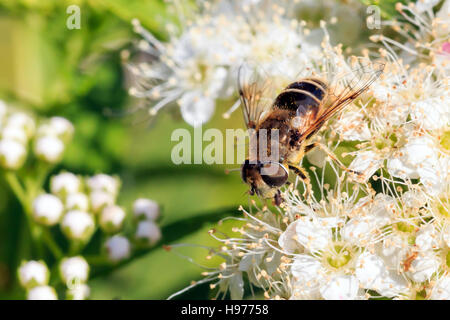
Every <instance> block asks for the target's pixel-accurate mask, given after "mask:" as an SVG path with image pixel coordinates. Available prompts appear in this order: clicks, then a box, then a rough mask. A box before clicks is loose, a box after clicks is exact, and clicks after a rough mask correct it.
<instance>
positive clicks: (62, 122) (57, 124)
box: [50, 117, 74, 141]
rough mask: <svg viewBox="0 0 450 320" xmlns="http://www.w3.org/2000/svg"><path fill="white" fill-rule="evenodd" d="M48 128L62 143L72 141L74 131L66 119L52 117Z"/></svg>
mask: <svg viewBox="0 0 450 320" xmlns="http://www.w3.org/2000/svg"><path fill="white" fill-rule="evenodd" d="M50 126H51V128H52V129H53V130H54V132H55V133H56V135H57V136H58V137H59V138H61V139H63V140H64V141H68V140H70V139H72V136H73V131H74V128H73V124H72V123H71V122H70V121H69V120H67V119H66V118H63V117H52V118H50Z"/></svg>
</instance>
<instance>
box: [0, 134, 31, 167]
mask: <svg viewBox="0 0 450 320" xmlns="http://www.w3.org/2000/svg"><path fill="white" fill-rule="evenodd" d="M26 156H27V150H26V148H25V147H24V145H23V144H21V143H19V142H17V141H14V140H9V139H8V140H6V139H2V140H0V165H1V166H2V167H3V168H5V169H11V170H17V169H19V168H20V167H22V165H23V163H24V162H25V159H26Z"/></svg>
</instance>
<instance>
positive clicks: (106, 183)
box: [87, 173, 120, 196]
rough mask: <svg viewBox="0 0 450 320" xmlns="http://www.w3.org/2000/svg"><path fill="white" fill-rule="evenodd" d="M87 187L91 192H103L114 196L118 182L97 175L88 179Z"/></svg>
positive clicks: (102, 175) (105, 176)
mask: <svg viewBox="0 0 450 320" xmlns="http://www.w3.org/2000/svg"><path fill="white" fill-rule="evenodd" d="M87 185H88V187H89V189H90V190H92V191H105V192H108V193H110V194H112V195H114V196H116V195H117V193H118V192H119V187H120V181H119V180H118V179H117V178H114V177H111V176H109V175H107V174H103V173H101V174H97V175H95V176H93V177H91V178H89V179H88V181H87Z"/></svg>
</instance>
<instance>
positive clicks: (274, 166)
mask: <svg viewBox="0 0 450 320" xmlns="http://www.w3.org/2000/svg"><path fill="white" fill-rule="evenodd" d="M288 177H289V174H288V171H287V169H286V168H285V167H284V166H283V165H281V164H279V163H274V162H270V163H267V164H264V165H263V166H262V168H261V178H262V179H263V181H264V182H265V183H266V184H267V185H268V186H270V187H281V186H282V185H284V184H285V183H286V181H287V179H288Z"/></svg>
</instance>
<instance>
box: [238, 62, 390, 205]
mask: <svg viewBox="0 0 450 320" xmlns="http://www.w3.org/2000/svg"><path fill="white" fill-rule="evenodd" d="M351 65H352V67H351V70H348V72H347V71H346V72H345V73H342V72H341V73H337V72H328V75H327V76H325V77H315V76H314V77H306V78H302V79H299V80H298V81H295V82H293V83H291V84H290V85H288V86H287V87H286V88H285V89H284V90H283V91H281V93H279V94H278V95H277V96H276V97H275V99H274V98H273V97H274V95H273V92H275V88H274V82H272V81H271V80H270V79H269V78H268V77H264V76H263V72H261V70H258V68H248V67H247V66H245V65H244V66H241V68H240V69H239V74H238V85H239V94H240V97H241V105H242V110H243V113H244V120H245V123H246V125H247V128H248V129H249V131H250V148H249V156H248V157H247V159H246V160H245V162H244V164H243V165H242V167H241V176H242V179H243V180H244V182H245V183H247V184H248V185H250V191H249V193H250V194H251V195H253V194H255V193H256V194H257V195H258V196H260V197H262V198H263V199H273V202H274V204H275V205H280V204H281V202H282V198H281V194H280V191H279V188H280V187H281V186H283V185H284V184H285V183H286V182H287V180H288V177H289V170H292V171H293V172H294V173H295V174H296V175H298V176H299V177H300V178H301V179H302V180H303V181H304V182H305V183H306V186H307V188H306V191H305V194H304V196H305V197H306V196H307V195H308V194H309V192H310V189H311V186H310V183H309V177H308V174H307V172H306V171H305V170H304V169H303V168H302V167H300V166H299V163H300V161H301V160H302V158H303V157H304V156H305V154H306V153H307V152H309V151H311V150H312V149H313V148H315V147H320V148H322V149H323V150H324V151H325V152H326V153H327V154H328V156H329V157H330V158H331V159H332V160H333V161H335V162H336V163H337V164H338V165H339V166H340V167H341V168H342V169H343V170H345V171H347V172H353V171H351V170H349V169H347V168H346V167H345V166H344V165H343V164H342V163H341V162H340V161H339V160H338V159H337V158H336V156H335V155H334V154H333V153H332V152H331V151H330V150H328V148H327V147H326V146H324V145H322V144H320V143H318V142H313V138H314V136H315V134H316V133H317V132H318V131H319V129H320V128H321V127H322V126H323V125H324V124H325V123H326V122H327V121H328V120H329V119H330V118H331V117H333V115H335V114H336V113H338V112H340V111H342V109H343V108H344V107H345V106H347V105H348V104H349V103H351V102H352V101H354V100H355V99H356V98H358V97H359V96H360V95H361V94H362V93H363V92H364V91H366V90H367V89H368V88H369V86H370V85H371V84H372V83H373V82H374V81H375V80H376V79H377V78H378V77H379V76H380V74H381V73H382V72H383V69H384V64H381V63H373V62H369V61H366V60H363V58H356V57H353V60H352V64H351ZM354 67H355V68H354ZM330 68H333V66H330ZM274 131H275V132H276V133H277V134H276V135H275V138H274V135H273V134H272V133H273V132H274ZM267 132H269V133H270V134H267ZM275 140H277V141H275ZM252 141H253V142H255V141H257V142H258V143H252ZM264 152H265V153H264ZM353 173H355V174H358V173H357V172H353Z"/></svg>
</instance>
